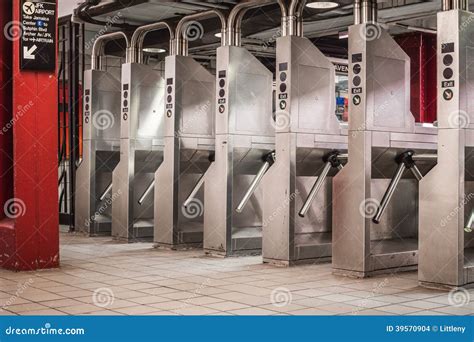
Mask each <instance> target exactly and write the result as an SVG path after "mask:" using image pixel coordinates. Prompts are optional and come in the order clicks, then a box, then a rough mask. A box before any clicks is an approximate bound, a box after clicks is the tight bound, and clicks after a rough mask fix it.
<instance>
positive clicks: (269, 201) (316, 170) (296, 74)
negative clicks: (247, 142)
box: [262, 36, 347, 265]
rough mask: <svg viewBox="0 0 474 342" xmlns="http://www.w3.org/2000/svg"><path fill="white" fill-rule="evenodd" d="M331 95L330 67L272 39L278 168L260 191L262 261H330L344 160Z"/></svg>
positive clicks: (300, 40)
mask: <svg viewBox="0 0 474 342" xmlns="http://www.w3.org/2000/svg"><path fill="white" fill-rule="evenodd" d="M334 92H335V70H334V66H333V64H332V63H331V62H330V61H329V60H328V59H327V58H326V57H325V56H324V55H323V54H322V53H321V52H320V51H319V50H318V49H317V48H316V47H315V46H314V45H313V44H312V43H311V41H310V40H309V39H307V38H304V37H298V36H286V37H281V38H278V40H277V100H276V108H277V112H276V161H275V165H274V166H273V167H272V168H271V170H270V171H269V172H268V175H267V176H266V180H265V182H267V183H266V184H268V186H266V187H265V188H264V201H263V217H264V228H263V229H264V232H263V250H262V254H263V260H264V262H271V263H277V264H284V265H291V264H294V263H298V262H314V261H325V260H328V259H330V257H331V226H332V215H331V210H332V185H331V183H332V177H333V176H334V175H335V174H336V173H337V172H338V171H339V169H340V168H342V165H343V163H345V162H346V160H344V155H345V154H346V153H347V127H344V126H346V125H344V126H343V125H341V124H340V123H339V122H338V119H337V117H336V115H335V111H336V108H335V94H334Z"/></svg>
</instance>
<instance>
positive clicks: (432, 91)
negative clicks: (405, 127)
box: [396, 33, 437, 123]
mask: <svg viewBox="0 0 474 342" xmlns="http://www.w3.org/2000/svg"><path fill="white" fill-rule="evenodd" d="M396 40H397V42H398V44H400V46H401V47H402V49H403V50H404V51H405V53H406V54H407V55H408V56H409V57H410V59H411V112H412V114H413V115H414V116H415V119H416V121H417V122H430V123H432V122H434V121H436V117H437V115H436V106H437V102H436V96H437V88H436V85H437V82H436V77H437V75H436V35H434V34H429V33H409V34H404V35H400V36H398V37H396Z"/></svg>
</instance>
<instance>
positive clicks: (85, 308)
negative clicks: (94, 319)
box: [60, 304, 103, 315]
mask: <svg viewBox="0 0 474 342" xmlns="http://www.w3.org/2000/svg"><path fill="white" fill-rule="evenodd" d="M60 310H61V311H64V312H66V313H68V314H71V315H81V314H87V313H90V312H96V311H102V310H103V308H101V307H98V306H95V305H92V304H80V305H72V306H64V307H62V308H61V309H60Z"/></svg>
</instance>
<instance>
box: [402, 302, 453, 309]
mask: <svg viewBox="0 0 474 342" xmlns="http://www.w3.org/2000/svg"><path fill="white" fill-rule="evenodd" d="M403 305H405V306H410V307H414V308H420V309H424V310H433V309H435V308H441V307H443V306H444V305H443V304H440V303H433V302H428V301H426V300H415V301H411V302H405V303H403Z"/></svg>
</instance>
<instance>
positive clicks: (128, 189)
mask: <svg viewBox="0 0 474 342" xmlns="http://www.w3.org/2000/svg"><path fill="white" fill-rule="evenodd" d="M121 88H122V92H121V94H122V101H121V103H122V110H121V121H122V123H121V134H120V162H119V164H118V165H117V167H116V168H115V170H114V173H113V186H112V193H118V194H119V195H118V196H117V197H116V199H114V201H113V205H112V214H113V215H112V236H114V237H115V238H118V239H121V240H126V241H137V240H142V239H152V238H153V230H154V221H153V214H154V196H153V191H152V190H150V189H152V188H153V186H154V180H155V172H156V170H157V169H158V167H159V166H160V164H161V163H162V161H163V134H164V110H165V109H164V93H165V89H164V79H163V77H162V75H161V72H160V71H158V70H153V69H152V68H151V67H150V66H148V65H144V64H139V63H127V64H123V65H122V87H121Z"/></svg>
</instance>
